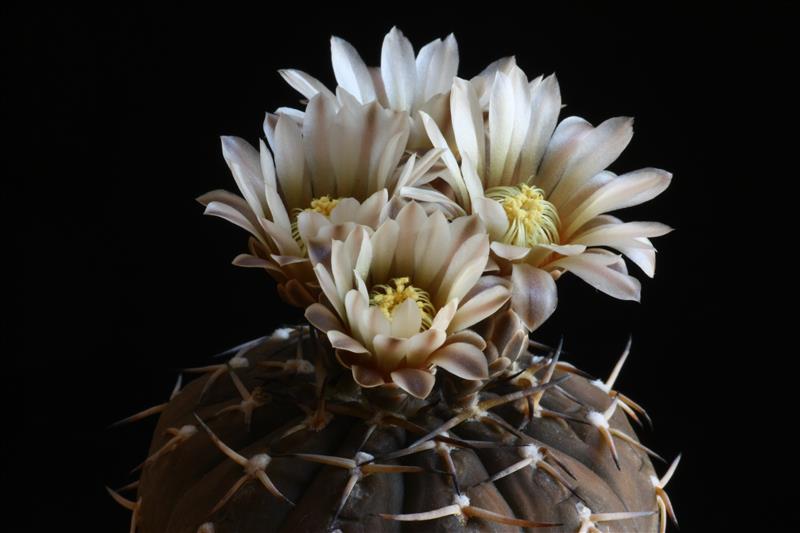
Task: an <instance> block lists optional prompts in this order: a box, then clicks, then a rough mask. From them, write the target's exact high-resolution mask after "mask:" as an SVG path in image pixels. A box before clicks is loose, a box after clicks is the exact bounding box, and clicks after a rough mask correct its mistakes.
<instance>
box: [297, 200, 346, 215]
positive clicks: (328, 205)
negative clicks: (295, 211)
mask: <svg viewBox="0 0 800 533" xmlns="http://www.w3.org/2000/svg"><path fill="white" fill-rule="evenodd" d="M337 205H339V198H331V197H330V196H328V195H325V196H320V197H319V198H314V199H313V200H311V207H307V208H306V209H305V210H306V211H316V212H317V213H322V214H323V215H325V216H326V217H329V216H331V212H332V211H333V210H334V208H335V207H336V206H337Z"/></svg>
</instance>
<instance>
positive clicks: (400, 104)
mask: <svg viewBox="0 0 800 533" xmlns="http://www.w3.org/2000/svg"><path fill="white" fill-rule="evenodd" d="M331 63H332V64H333V72H334V74H335V76H336V82H337V84H338V88H337V91H336V94H337V96H338V97H339V98H340V99H342V98H343V95H342V92H341V91H340V90H338V89H343V90H344V91H346V93H347V94H349V95H352V97H354V98H355V99H356V100H357V101H359V102H360V103H362V104H367V103H370V102H375V101H377V102H379V103H380V105H381V106H383V107H384V108H386V109H393V110H395V111H401V112H403V113H404V114H405V115H406V116H407V120H408V121H409V124H410V138H409V142H408V149H409V150H422V149H426V148H430V141H429V140H428V136H427V135H426V134H425V129H424V128H423V126H422V122H421V120H420V118H419V114H418V111H420V110H422V111H424V112H425V113H427V114H428V115H429V116H431V117H433V119H434V120H435V121H436V122H437V124H439V126H440V127H445V126H446V125H447V124H448V123H449V98H448V94H449V92H450V86H451V85H452V83H453V78H454V77H455V75H456V72H457V71H458V44H457V43H456V39H455V37H454V36H453V35H452V34H450V35H448V36H447V38H445V39H444V40H442V39H436V40H434V41H431V42H430V43H428V44H426V45H425V46H423V47H422V48H421V49H420V51H419V53H418V54H417V56H416V58H415V57H414V48H413V47H412V46H411V42H410V41H409V40H408V39H407V38H406V37H405V36H404V35H403V33H402V32H401V31H400V30H398V29H397V28H392V29H391V30H390V31H389V33H387V34H386V37H385V38H384V40H383V47H382V49H381V66H380V67H367V65H366V64H365V63H364V61H363V60H362V59H361V56H360V55H359V54H358V52H357V51H356V49H355V48H354V47H353V46H352V45H351V44H350V43H348V42H347V41H345V40H344V39H341V38H339V37H332V38H331ZM280 72H281V75H282V76H283V78H284V79H285V80H286V81H287V82H288V83H289V85H291V86H292V87H293V88H294V89H295V90H297V91H298V92H299V93H301V94H302V95H303V96H305V97H306V98H309V99H310V98H312V97H313V96H314V95H316V94H318V93H323V94H327V95H329V96H331V97H333V96H334V94H333V92H331V91H330V90H329V89H328V88H327V87H325V85H324V84H323V83H322V82H320V81H319V80H317V79H316V78H314V77H312V76H310V75H308V74H306V73H305V72H303V71H300V70H296V69H285V70H282V71H280ZM344 98H346V97H344ZM280 113H285V114H288V115H291V116H293V117H295V118H296V119H297V120H300V121H302V117H303V112H302V111H299V110H296V109H290V108H281V109H280V110H279V114H280ZM446 131H448V132H449V131H450V130H446Z"/></svg>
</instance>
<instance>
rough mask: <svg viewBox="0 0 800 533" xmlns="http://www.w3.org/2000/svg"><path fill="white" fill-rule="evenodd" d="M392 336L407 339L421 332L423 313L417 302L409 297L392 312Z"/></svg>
mask: <svg viewBox="0 0 800 533" xmlns="http://www.w3.org/2000/svg"><path fill="white" fill-rule="evenodd" d="M391 322H392V336H394V337H401V338H404V339H407V338H409V337H411V336H412V335H415V334H417V333H419V330H420V328H421V327H422V313H421V312H420V309H419V307H418V306H417V302H415V301H414V300H413V299H411V298H409V299H407V300H406V301H404V302H403V303H401V304H400V305H398V306H397V307H396V308H395V309H394V312H393V313H392V321H391Z"/></svg>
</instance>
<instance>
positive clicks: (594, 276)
mask: <svg viewBox="0 0 800 533" xmlns="http://www.w3.org/2000/svg"><path fill="white" fill-rule="evenodd" d="M620 262H622V259H621V257H619V256H616V257H611V258H610V259H609V257H606V256H605V255H600V254H597V253H588V252H587V253H583V254H580V255H573V256H571V257H565V258H563V259H559V260H558V261H555V262H553V263H552V264H551V265H549V266H550V267H551V268H563V269H564V270H567V271H569V272H572V273H573V274H575V275H576V276H578V277H579V278H581V279H583V280H584V281H585V282H586V283H588V284H589V285H591V286H593V287H595V288H596V289H598V290H600V291H602V292H604V293H606V294H608V295H610V296H613V297H614V298H619V299H620V300H634V301H637V302H638V301H639V300H640V298H641V289H642V287H641V283H639V280H637V279H636V278H634V277H633V276H630V275H628V274H625V273H623V272H620V271H619V270H617V269H615V268H614V267H615V266H618V264H619V263H620ZM615 264H616V265H615ZM622 264H623V265H624V262H622Z"/></svg>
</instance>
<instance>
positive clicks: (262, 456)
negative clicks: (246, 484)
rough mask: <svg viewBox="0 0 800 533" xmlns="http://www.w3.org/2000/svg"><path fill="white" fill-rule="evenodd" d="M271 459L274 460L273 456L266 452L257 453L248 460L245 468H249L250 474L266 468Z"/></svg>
mask: <svg viewBox="0 0 800 533" xmlns="http://www.w3.org/2000/svg"><path fill="white" fill-rule="evenodd" d="M270 461H272V457H270V456H269V455H267V454H266V453H259V454H256V455H254V456H253V457H251V458H250V459H248V460H247V466H245V470H247V472H248V473H249V474H254V473H256V472H257V471H259V470H264V469H266V468H267V466H268V465H269V463H270Z"/></svg>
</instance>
